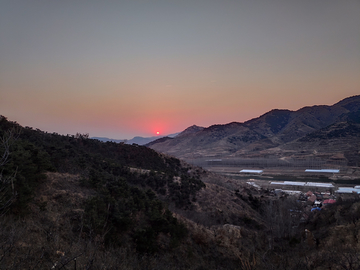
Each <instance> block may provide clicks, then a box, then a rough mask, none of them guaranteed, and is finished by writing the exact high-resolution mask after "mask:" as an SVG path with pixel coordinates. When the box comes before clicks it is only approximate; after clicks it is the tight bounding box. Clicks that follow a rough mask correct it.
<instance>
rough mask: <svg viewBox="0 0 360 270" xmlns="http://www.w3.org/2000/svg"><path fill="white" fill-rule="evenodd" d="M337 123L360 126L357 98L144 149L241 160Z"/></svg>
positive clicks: (194, 131) (200, 131)
mask: <svg viewBox="0 0 360 270" xmlns="http://www.w3.org/2000/svg"><path fill="white" fill-rule="evenodd" d="M339 122H349V123H350V122H351V123H353V125H354V126H356V127H355V128H353V130H354V129H355V130H356V128H357V126H358V125H360V95H358V96H352V97H348V98H345V99H343V100H341V101H339V102H337V103H336V104H334V105H331V106H327V105H316V106H307V107H303V108H301V109H299V110H297V111H291V110H279V109H274V110H271V111H269V112H267V113H265V114H263V115H261V116H259V117H257V118H254V119H251V120H249V121H246V122H244V123H239V122H232V123H228V124H224V125H212V126H210V127H207V128H195V127H196V126H195V127H194V126H192V127H189V128H188V129H186V130H184V131H183V132H182V133H180V134H179V135H178V136H176V137H175V138H173V139H167V140H161V141H159V140H156V141H153V142H152V143H151V144H149V145H147V146H149V147H150V148H152V149H154V150H156V151H159V152H164V153H167V154H170V155H174V156H176V157H180V158H183V159H194V158H206V157H215V156H217V157H240V156H243V155H249V154H250V153H260V152H261V151H267V150H270V149H272V153H273V152H274V151H275V150H274V149H276V150H278V151H280V150H281V149H282V146H285V145H286V147H287V148H288V149H291V143H295V142H296V141H297V140H299V139H300V138H302V137H304V136H307V135H309V134H312V133H315V134H316V132H318V131H319V130H321V129H323V128H326V127H328V126H330V125H334V124H335V123H339ZM351 136H355V137H351ZM351 136H350V137H351V138H353V139H352V140H353V144H355V145H353V146H352V147H353V148H354V149H355V148H356V149H357V148H359V146H358V145H356V140H357V139H358V138H360V137H359V136H360V134H359V135H356V134H352V135H351ZM350 137H349V138H350ZM339 138H340V137H338V140H339ZM342 138H344V137H342ZM359 142H360V140H359ZM304 143H305V142H303V144H304ZM324 143H326V142H323V144H324ZM349 143H352V141H351V142H349ZM348 148H349V147H348ZM345 150H346V149H344V151H345ZM359 150H360V149H359Z"/></svg>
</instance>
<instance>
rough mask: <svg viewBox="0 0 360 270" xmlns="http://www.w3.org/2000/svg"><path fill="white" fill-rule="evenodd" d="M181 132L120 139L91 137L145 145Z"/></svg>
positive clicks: (99, 138)
mask: <svg viewBox="0 0 360 270" xmlns="http://www.w3.org/2000/svg"><path fill="white" fill-rule="evenodd" d="M178 134H179V133H173V134H169V135H167V136H153V137H141V136H135V137H134V138H132V139H131V140H118V139H110V138H107V137H91V139H96V140H99V141H101V142H116V143H126V144H133V143H134V144H138V145H145V144H147V143H150V142H152V141H155V140H157V139H160V138H164V137H170V138H173V137H175V136H177V135H178Z"/></svg>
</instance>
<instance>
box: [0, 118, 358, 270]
mask: <svg viewBox="0 0 360 270" xmlns="http://www.w3.org/2000/svg"><path fill="white" fill-rule="evenodd" d="M282 121H283V120H281V119H280V124H279V125H280V126H281V123H282ZM274 123H277V121H275V122H274ZM233 126H237V124H236V123H234V124H233ZM275 126H276V125H275ZM356 128H357V126H356V125H355V124H354V123H350V122H349V123H347V125H343V126H341V125H339V126H334V127H332V128H329V129H328V130H327V129H324V130H322V131H321V132H320V133H319V134H318V135H317V136H328V135H329V134H330V135H331V134H332V133H331V132H335V135H334V136H335V137H337V133H336V130H337V129H344V130H347V132H354V129H356ZM213 129H214V130H213V135H214V136H221V130H218V127H214V128H213ZM229 129H231V127H229ZM201 132H203V130H201V131H199V133H201ZM0 138H1V141H0V147H1V148H0V169H1V171H0V172H1V173H0V176H1V178H0V269H1V270H2V269H194V270H199V269H243V270H245V269H246V270H249V269H319V270H322V269H359V267H360V257H359V254H360V252H359V251H360V249H359V245H358V238H359V232H360V214H359V213H360V203H359V197H358V195H357V194H356V195H355V194H354V195H349V197H348V198H347V199H346V198H344V200H342V199H341V198H337V199H338V202H337V203H336V204H334V205H330V206H326V207H324V208H322V210H321V211H316V212H315V211H314V212H311V211H310V210H309V207H310V208H311V206H310V205H308V202H306V201H305V202H302V201H300V200H299V198H296V197H293V196H288V195H286V194H282V193H279V195H276V192H275V191H274V190H270V189H258V188H256V187H254V186H251V185H248V184H247V183H245V182H243V181H237V180H231V179H228V178H226V177H223V176H219V175H217V174H213V173H209V172H206V171H204V170H203V169H201V168H198V167H194V166H190V165H188V164H186V163H184V162H182V161H180V160H178V159H176V158H173V157H169V156H166V155H163V154H159V153H157V152H155V151H154V150H151V149H149V148H147V147H143V146H138V145H126V144H117V143H111V142H107V143H103V142H100V141H97V140H91V139H89V138H88V135H86V134H77V135H75V136H61V135H59V134H49V133H46V132H42V131H40V130H34V129H32V128H29V127H26V128H23V127H21V126H19V125H18V124H16V123H14V122H10V121H8V120H7V119H6V118H5V117H1V118H0ZM311 139H315V138H311Z"/></svg>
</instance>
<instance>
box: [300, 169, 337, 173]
mask: <svg viewBox="0 0 360 270" xmlns="http://www.w3.org/2000/svg"><path fill="white" fill-rule="evenodd" d="M305 172H311V173H339V172H340V170H338V169H317V170H313V169H306V170H305Z"/></svg>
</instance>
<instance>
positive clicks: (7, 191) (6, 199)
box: [0, 129, 20, 217]
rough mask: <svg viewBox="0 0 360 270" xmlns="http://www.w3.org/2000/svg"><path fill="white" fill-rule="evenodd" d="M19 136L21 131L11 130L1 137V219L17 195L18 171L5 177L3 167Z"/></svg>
mask: <svg viewBox="0 0 360 270" xmlns="http://www.w3.org/2000/svg"><path fill="white" fill-rule="evenodd" d="M19 134H20V132H19V130H17V129H10V130H8V131H6V132H4V135H3V136H2V137H0V151H1V152H2V154H1V158H0V170H1V171H0V217H1V216H3V215H4V214H5V213H6V212H7V210H8V209H9V207H10V205H11V204H12V202H13V201H14V200H15V198H16V195H17V194H16V191H15V188H14V179H15V177H16V174H17V169H15V171H14V172H12V174H10V175H7V176H4V175H3V167H4V165H5V164H6V163H7V162H8V160H9V155H10V146H11V144H12V143H13V142H14V141H15V140H16V139H17V138H18V137H19ZM1 152H0V153H1Z"/></svg>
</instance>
